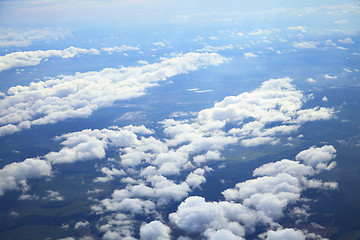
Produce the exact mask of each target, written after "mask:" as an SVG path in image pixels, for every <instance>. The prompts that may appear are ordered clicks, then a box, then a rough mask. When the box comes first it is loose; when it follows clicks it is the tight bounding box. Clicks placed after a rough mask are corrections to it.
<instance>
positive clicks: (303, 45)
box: [292, 41, 319, 49]
mask: <svg viewBox="0 0 360 240" xmlns="http://www.w3.org/2000/svg"><path fill="white" fill-rule="evenodd" d="M317 45H319V43H318V42H313V41H301V42H295V43H293V44H292V46H293V47H295V48H298V49H315V48H317Z"/></svg>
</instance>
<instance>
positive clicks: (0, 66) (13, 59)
mask: <svg viewBox="0 0 360 240" xmlns="http://www.w3.org/2000/svg"><path fill="white" fill-rule="evenodd" d="M80 54H99V51H98V50H96V49H93V48H92V49H89V50H88V49H83V48H76V47H69V48H66V49H64V50H46V51H41V50H38V51H27V52H13V53H9V54H6V55H4V56H0V71H4V70H7V69H10V68H16V67H25V66H35V65H38V64H40V62H41V61H42V60H44V59H47V58H50V57H61V58H73V57H75V56H78V55H80Z"/></svg>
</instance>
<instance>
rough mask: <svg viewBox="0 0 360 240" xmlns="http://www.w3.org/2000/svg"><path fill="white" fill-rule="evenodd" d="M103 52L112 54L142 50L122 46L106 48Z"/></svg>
mask: <svg viewBox="0 0 360 240" xmlns="http://www.w3.org/2000/svg"><path fill="white" fill-rule="evenodd" d="M101 50H102V51H105V52H108V53H109V54H112V53H114V52H125V51H139V50H140V48H139V47H133V46H127V45H122V46H120V47H118V46H116V47H105V48H102V49H101Z"/></svg>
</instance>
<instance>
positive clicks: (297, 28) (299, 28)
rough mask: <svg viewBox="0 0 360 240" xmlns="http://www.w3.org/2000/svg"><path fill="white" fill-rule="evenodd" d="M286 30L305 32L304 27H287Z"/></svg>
mask: <svg viewBox="0 0 360 240" xmlns="http://www.w3.org/2000/svg"><path fill="white" fill-rule="evenodd" d="M286 29H287V30H300V31H302V32H305V31H306V27H303V26H296V27H288V28H286Z"/></svg>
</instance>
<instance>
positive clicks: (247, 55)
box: [244, 52, 258, 58]
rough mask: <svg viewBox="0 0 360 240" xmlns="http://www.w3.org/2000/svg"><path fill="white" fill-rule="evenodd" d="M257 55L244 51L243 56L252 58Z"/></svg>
mask: <svg viewBox="0 0 360 240" xmlns="http://www.w3.org/2000/svg"><path fill="white" fill-rule="evenodd" d="M257 56H258V55H256V54H253V53H250V52H247V53H244V57H245V58H254V57H257Z"/></svg>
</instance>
